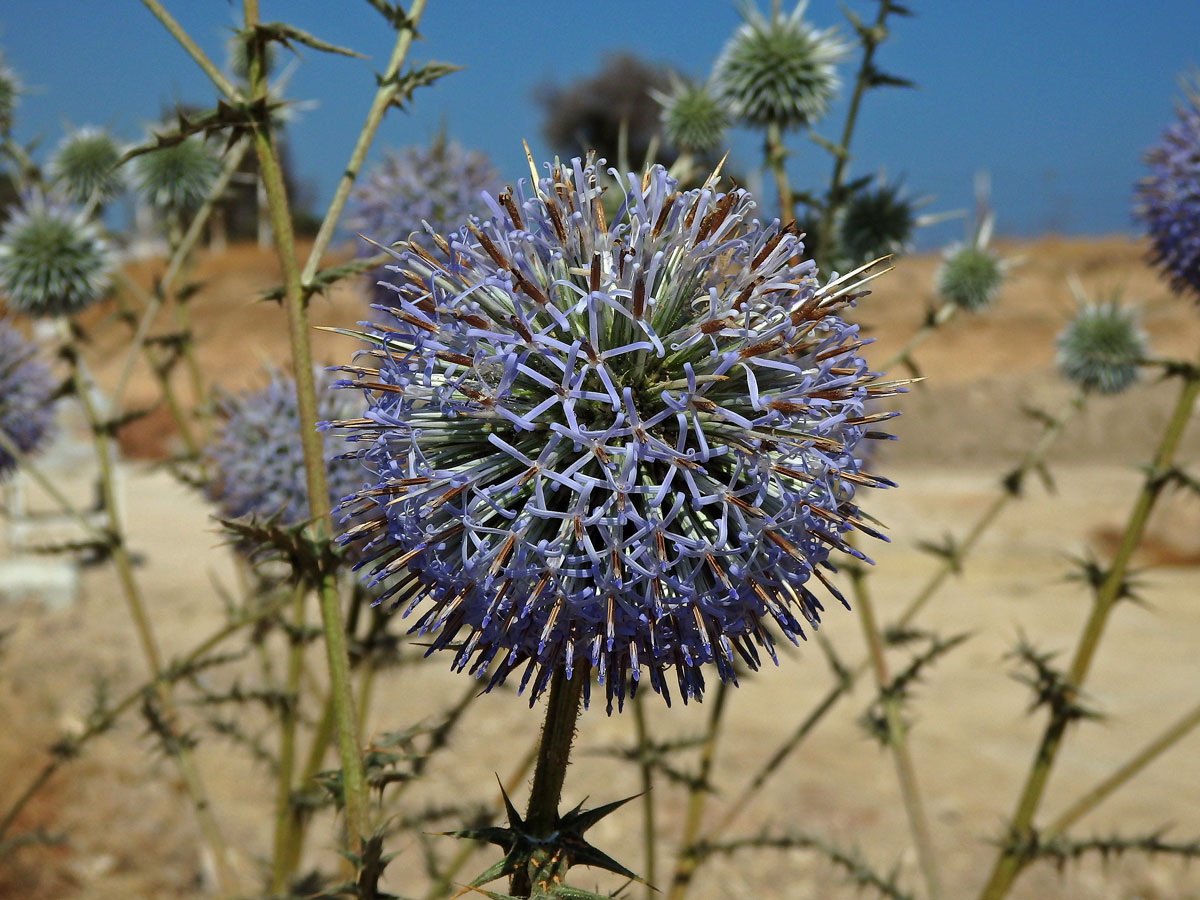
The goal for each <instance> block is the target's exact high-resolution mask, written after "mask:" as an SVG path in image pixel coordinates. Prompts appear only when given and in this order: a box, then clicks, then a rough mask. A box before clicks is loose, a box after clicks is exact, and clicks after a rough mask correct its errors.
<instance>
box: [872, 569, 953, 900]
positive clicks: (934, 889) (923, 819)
mask: <svg viewBox="0 0 1200 900" xmlns="http://www.w3.org/2000/svg"><path fill="white" fill-rule="evenodd" d="M850 582H851V585H852V586H853V589H854V606H855V608H856V609H857V610H858V617H859V621H860V622H861V623H862V627H863V636H864V638H865V639H866V642H867V649H868V657H869V659H870V661H871V668H872V669H873V670H874V672H875V686H876V687H877V688H878V689H879V697H880V702H881V703H882V705H883V713H884V717H885V722H886V727H887V745H888V749H889V750H891V752H892V758H893V759H894V760H895V763H896V777H897V780H898V781H899V782H900V794H901V797H902V798H903V801H904V812H905V814H906V815H907V816H908V825H909V828H910V829H911V830H912V837H913V844H914V846H915V847H916V849H917V861H918V863H919V864H920V867H921V874H922V876H923V877H924V879H925V892H926V897H927V898H928V900H941V896H942V882H941V878H940V877H939V875H938V870H937V853H936V852H935V850H934V846H933V837H932V835H931V834H930V831H929V817H928V815H927V814H926V812H925V804H924V803H923V802H922V801H921V791H920V786H919V784H918V783H917V770H916V767H915V766H914V765H913V761H912V753H911V750H910V747H909V744H908V729H907V728H906V727H905V724H904V720H903V718H901V715H900V701H899V698H898V697H896V695H895V694H894V693H893V692H892V677H891V674H890V673H889V672H888V665H887V659H886V658H885V657H884V652H883V640H882V638H881V637H880V635H879V626H878V624H877V622H876V619H875V609H874V606H873V604H872V602H871V595H870V593H869V592H868V591H867V583H866V576H865V574H864V572H863V570H862V568H861V567H859V566H854V567H853V568H852V569H851V571H850Z"/></svg>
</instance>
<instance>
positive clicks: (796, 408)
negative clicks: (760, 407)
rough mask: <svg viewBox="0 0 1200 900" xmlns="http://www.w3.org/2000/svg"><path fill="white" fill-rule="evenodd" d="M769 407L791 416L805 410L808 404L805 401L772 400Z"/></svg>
mask: <svg viewBox="0 0 1200 900" xmlns="http://www.w3.org/2000/svg"><path fill="white" fill-rule="evenodd" d="M767 409H773V410H775V411H776V412H781V413H783V414H784V415H789V416H790V415H792V414H793V413H798V412H804V411H805V410H806V409H808V405H807V404H805V403H792V402H791V401H789V400H772V401H771V402H770V403H768V404H767Z"/></svg>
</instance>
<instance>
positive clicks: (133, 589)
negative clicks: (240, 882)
mask: <svg viewBox="0 0 1200 900" xmlns="http://www.w3.org/2000/svg"><path fill="white" fill-rule="evenodd" d="M62 328H63V331H64V337H65V338H66V339H67V340H68V343H67V344H66V347H65V353H66V356H67V359H68V362H69V363H70V367H71V380H72V383H73V385H74V389H75V395H76V397H77V398H78V400H79V403H80V405H81V407H82V408H83V413H84V416H85V417H86V419H87V421H88V424H89V425H90V426H91V430H92V444H93V447H94V449H95V454H96V465H97V467H98V469H99V481H100V500H101V505H102V508H103V511H104V514H105V516H106V517H107V519H108V550H109V553H110V555H111V557H112V560H113V565H114V567H115V569H116V572H117V580H118V581H119V582H120V584H121V590H122V593H123V594H124V595H125V602H126V605H127V606H128V608H129V615H130V618H131V619H132V620H133V624H134V629H135V631H136V632H137V636H138V641H139V643H140V644H141V647H142V654H143V655H144V656H145V658H146V665H147V668H149V670H150V675H151V677H152V678H153V680H154V684H155V688H154V693H155V699H156V700H157V702H158V704H159V706H160V707H161V708H162V712H163V718H164V720H165V721H166V722H167V723H168V727H170V728H171V730H172V732H174V730H175V721H176V719H177V710H176V707H175V702H174V699H173V698H172V696H171V689H170V684H169V682H167V681H165V680H164V679H163V677H162V673H163V671H164V669H163V663H162V653H161V651H160V650H159V647H158V641H157V639H156V638H155V636H154V630H153V628H152V626H151V624H150V616H149V615H148V613H147V612H146V605H145V601H144V600H143V599H142V595H141V590H140V588H139V587H138V584H137V579H136V578H135V577H134V574H133V561H132V560H131V559H130V556H129V550H128V548H127V547H126V545H125V532H124V530H123V528H122V527H121V521H120V517H119V513H118V507H117V493H116V484H115V472H114V469H113V463H112V454H113V446H112V437H111V436H110V434H109V432H108V429H107V425H106V423H105V422H104V421H102V420H101V417H100V414H99V411H98V410H97V409H96V406H95V404H94V403H93V402H92V389H93V386H92V383H91V380H90V379H89V378H88V377H87V374H86V372H85V370H84V367H83V361H82V360H81V359H80V358H79V349H78V347H76V346H74V344H73V343H70V342H69V341H70V338H69V326H68V325H67V324H66V322H63V323H62ZM167 745H168V747H169V749H170V752H171V754H172V756H173V757H174V759H175V763H176V766H177V767H178V769H179V773H180V776H181V777H182V779H183V782H184V785H185V786H186V788H187V792H188V796H189V798H190V799H191V803H192V807H193V809H194V810H195V813H196V818H197V821H198V823H199V825H200V833H201V836H202V838H203V840H204V842H205V844H206V845H207V846H208V850H209V852H210V853H211V854H212V857H213V864H214V866H215V868H216V873H217V880H218V882H219V884H220V890H221V892H222V894H223V895H225V896H232V895H234V894H236V893H237V879H236V877H235V875H234V872H233V868H232V867H231V865H230V863H229V852H228V849H227V847H226V845H225V839H224V837H223V836H222V835H221V830H220V827H219V826H218V824H217V821H216V818H215V817H214V816H213V813H212V809H211V804H210V802H209V799H208V791H207V788H206V787H205V785H204V782H203V780H202V779H201V776H200V773H199V771H198V770H197V769H196V765H195V760H194V759H193V758H192V752H191V750H190V748H189V747H188V745H187V743H186V742H185V741H181V740H177V739H176V740H170V741H168V742H167Z"/></svg>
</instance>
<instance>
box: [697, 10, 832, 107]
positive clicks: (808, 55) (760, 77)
mask: <svg viewBox="0 0 1200 900" xmlns="http://www.w3.org/2000/svg"><path fill="white" fill-rule="evenodd" d="M807 6H808V2H807V0H801V2H799V3H797V4H796V8H795V9H793V10H792V12H791V13H790V14H788V15H784V14H782V13H781V12H779V11H778V10H772V13H771V17H770V18H767V17H766V16H764V15H763V14H762V13H761V12H759V11H758V9H757V7H755V6H754V5H753V4H752V3H744V4H742V5H741V13H742V19H743V22H742V24H741V25H739V26H738V29H737V31H735V32H734V33H733V36H732V37H730V39H729V40H728V42H727V43H726V44H725V47H724V48H723V49H722V50H721V55H720V56H719V57H717V62H716V64H715V65H714V67H713V82H714V86H715V88H716V92H717V94H718V95H719V96H720V97H721V98H722V99H723V100H724V101H725V102H726V103H727V104H728V105H729V107H730V109H732V110H733V113H734V115H735V116H736V117H737V118H738V119H740V120H741V121H742V122H744V123H745V124H747V125H751V126H754V127H756V128H766V127H767V126H768V125H778V126H780V127H781V128H798V127H801V126H803V125H807V124H810V123H812V122H816V121H817V120H819V119H820V118H821V117H822V116H824V115H825V113H826V112H828V110H829V103H830V101H831V100H832V99H833V95H834V93H835V92H836V91H837V89H838V87H839V86H840V82H839V81H838V77H837V71H836V69H835V66H836V65H837V64H838V63H839V62H840V61H841V60H842V59H843V58H844V57H845V55H846V51H847V47H846V45H845V44H844V43H842V42H841V41H840V40H839V39H838V37H837V35H836V33H835V31H834V29H832V28H831V29H827V30H825V31H820V30H818V29H816V28H814V27H813V26H812V25H811V24H809V23H808V22H806V21H805V20H804V11H805V9H806V8H807Z"/></svg>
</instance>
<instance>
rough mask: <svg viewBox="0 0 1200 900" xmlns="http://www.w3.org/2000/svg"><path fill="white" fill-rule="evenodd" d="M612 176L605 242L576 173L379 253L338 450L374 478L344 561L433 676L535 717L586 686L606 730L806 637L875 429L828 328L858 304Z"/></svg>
mask: <svg viewBox="0 0 1200 900" xmlns="http://www.w3.org/2000/svg"><path fill="white" fill-rule="evenodd" d="M531 168H532V163H531ZM610 174H611V175H612V177H613V179H614V180H615V181H616V183H617V185H620V186H621V187H618V188H617V189H618V190H620V191H622V193H623V196H624V201H623V202H622V203H621V205H620V208H619V211H618V213H617V214H616V215H615V216H613V217H611V218H609V217H607V216H606V215H605V213H604V204H603V203H602V198H601V189H600V188H599V187H598V186H597V171H596V168H595V167H593V166H590V165H587V166H585V165H584V164H583V163H582V162H581V161H580V160H578V159H576V160H574V161H572V163H571V164H569V165H559V164H557V163H556V164H555V165H554V166H552V167H551V168H550V175H549V176H548V177H544V178H542V179H540V181H539V182H538V183H537V185H536V187H535V188H534V189H533V190H532V191H530V190H527V189H526V187H525V182H522V183H521V184H519V185H518V187H517V188H516V189H515V190H514V189H510V190H506V191H504V192H502V193H501V194H500V196H499V198H498V199H496V200H491V198H489V207H490V209H491V213H492V216H491V218H490V220H489V221H487V222H486V223H483V224H481V225H475V224H472V225H470V226H468V228H466V229H464V230H462V231H460V232H458V233H456V234H452V235H450V236H449V237H447V238H438V240H437V249H435V251H433V252H429V251H426V250H425V249H424V248H422V247H420V246H419V245H413V246H410V247H409V248H408V249H407V250H405V251H403V252H400V253H398V257H399V259H400V262H399V265H398V266H397V269H398V270H399V271H400V272H401V273H402V280H401V281H399V283H398V284H397V285H396V286H395V288H394V289H393V297H392V303H391V307H390V308H389V309H386V310H383V311H382V312H383V313H384V321H383V323H382V324H379V325H376V326H375V327H373V328H372V329H371V330H370V331H369V332H367V333H364V334H363V335H362V336H363V338H364V340H366V341H367V344H368V348H369V349H367V350H365V351H364V352H363V354H362V356H361V357H360V360H359V361H358V362H359V364H357V365H350V366H346V367H344V369H345V371H346V372H347V373H348V374H349V375H350V376H352V377H351V378H350V379H348V380H347V382H346V384H347V386H348V387H351V388H357V389H359V390H361V391H362V392H363V395H364V396H365V405H366V410H365V412H364V413H362V415H361V418H359V419H358V420H356V421H351V422H347V423H343V427H344V430H346V431H347V432H348V433H349V439H350V440H355V441H358V442H360V443H361V447H362V449H361V450H360V451H359V453H360V456H361V459H362V462H363V464H364V466H365V467H366V468H367V470H368V471H369V472H370V473H373V475H371V476H370V479H369V480H370V481H371V482H372V483H371V485H370V487H369V488H367V489H364V490H363V491H361V492H360V493H359V495H358V498H357V499H356V500H355V501H352V502H351V503H349V504H348V505H347V511H348V512H349V513H350V514H352V515H355V516H357V517H358V519H357V521H359V522H360V523H362V524H359V525H357V526H355V527H353V528H351V529H350V530H349V531H348V533H347V534H346V536H345V539H346V540H347V541H349V542H350V543H352V544H354V545H356V546H359V547H360V551H361V553H362V555H363V556H364V557H365V558H367V559H370V560H371V562H370V564H369V565H368V566H367V571H368V572H369V573H370V574H369V576H368V577H369V579H370V581H371V582H372V583H374V584H378V585H380V586H381V587H382V596H383V597H389V598H391V599H392V600H393V601H394V603H396V604H398V605H403V606H404V607H405V612H406V613H408V612H412V611H415V610H416V609H418V608H421V610H422V611H421V614H420V616H419V618H418V619H417V621H416V624H415V625H414V630H415V631H418V632H420V633H421V634H422V635H429V637H428V638H427V640H429V642H430V647H431V652H432V650H438V649H451V650H452V651H453V652H454V661H453V666H454V667H455V668H456V669H458V670H463V669H468V668H469V669H470V671H471V672H472V673H474V674H475V675H477V676H479V677H482V676H483V675H484V674H485V673H488V674H490V681H489V687H490V686H491V685H494V684H498V683H500V682H503V681H504V680H505V679H506V678H507V677H508V676H509V675H510V674H511V673H512V672H514V671H516V670H518V669H520V670H521V682H520V686H521V689H522V690H524V689H525V688H526V687H529V689H530V693H531V702H532V698H535V697H537V695H539V694H540V693H541V692H542V691H543V690H544V689H545V687H546V686H547V684H548V681H549V678H550V676H551V674H552V673H553V672H554V671H555V670H559V669H561V670H564V672H565V674H566V676H567V677H568V678H569V677H582V678H585V679H587V680H586V681H585V685H586V686H587V690H588V691H590V689H591V678H592V676H593V675H594V676H595V678H596V679H597V681H598V682H599V683H601V684H603V685H604V686H605V690H606V692H607V697H608V705H609V709H610V710H611V707H612V703H613V700H614V698H615V699H616V700H617V702H621V701H622V700H623V698H624V696H625V693H626V692H627V691H632V690H634V689H636V687H637V685H638V683H639V681H640V679H642V678H646V677H648V678H649V680H650V685H651V687H653V688H654V690H655V691H658V692H659V693H661V694H662V695H663V696H664V697H665V698H667V700H668V702H669V700H670V687H669V684H668V681H669V679H670V680H674V681H675V682H677V684H678V689H679V692H680V695H681V696H682V697H683V699H684V700H685V701H686V700H687V699H688V698H692V697H696V698H698V697H700V696H701V695H702V692H703V690H704V684H705V675H704V672H705V670H706V668H707V667H709V666H712V667H714V668H715V669H716V672H717V674H718V675H719V676H720V677H721V678H723V679H733V678H734V663H735V660H737V659H738V658H739V657H740V658H741V660H742V661H743V662H744V663H745V664H746V665H748V666H750V667H751V668H754V667H757V666H758V665H759V663H760V650H765V652H766V653H768V654H770V655H771V657H772V658H774V652H773V649H772V644H773V637H772V634H771V632H772V630H773V629H775V630H777V631H778V632H782V634H783V635H784V636H786V637H787V638H788V639H791V640H793V641H794V640H796V639H797V638H798V637H801V636H803V633H804V631H803V629H804V625H805V624H806V623H807V624H808V625H809V626H811V627H814V628H815V627H816V625H817V623H818V617H819V613H820V612H821V610H822V604H821V601H820V600H819V599H818V597H817V595H816V593H814V591H813V590H811V589H810V588H811V587H813V586H814V585H819V584H824V585H825V586H826V588H827V589H828V590H830V591H831V592H832V593H833V596H835V597H838V598H839V599H840V595H839V594H838V593H837V592H836V590H834V589H833V588H832V587H831V586H830V584H829V581H828V577H827V576H826V574H825V571H824V568H825V567H826V565H827V559H828V556H829V553H830V549H831V548H838V549H839V550H842V551H844V552H848V553H851V554H852V555H854V556H856V557H859V558H863V557H862V554H861V553H860V552H859V551H857V550H854V549H853V548H851V547H850V546H849V545H848V543H847V542H846V540H845V538H844V536H843V535H844V533H845V532H847V531H849V530H850V529H851V528H859V529H861V530H863V531H865V532H867V533H870V534H875V532H874V531H873V530H872V529H871V528H870V527H869V526H868V525H866V524H865V523H864V521H863V520H862V518H861V517H860V515H859V513H858V509H857V507H856V506H855V505H854V492H855V488H856V487H857V486H860V485H879V484H881V483H883V480H882V479H879V478H877V477H874V476H871V475H867V474H865V473H864V472H862V471H861V467H860V464H859V445H860V443H861V442H862V441H863V439H864V438H866V437H877V436H879V435H878V434H877V433H875V432H869V431H868V428H869V426H870V424H871V423H873V422H875V421H878V420H881V419H885V418H890V416H891V415H892V413H880V414H876V415H867V414H865V413H864V404H865V403H866V402H867V401H868V399H870V398H873V397H875V396H885V395H888V394H890V393H893V392H894V388H895V386H894V385H881V384H877V383H876V382H875V375H874V374H873V373H871V372H870V371H868V368H867V364H866V362H865V361H864V360H863V358H862V357H861V356H860V355H859V354H858V348H859V347H860V346H861V343H862V342H861V341H860V336H859V334H858V328H857V326H855V325H851V324H848V323H847V322H845V321H843V320H842V319H841V318H839V316H838V315H837V313H838V312H839V311H840V310H841V309H843V308H844V307H846V306H848V305H849V304H851V303H853V302H854V300H855V299H856V298H857V297H858V296H861V292H860V291H859V290H858V285H857V284H853V283H850V282H848V281H846V280H842V281H840V282H839V283H835V284H830V285H827V286H825V287H822V286H821V285H820V284H819V283H818V280H817V277H816V271H815V267H814V265H813V263H812V261H811V260H806V259H804V258H803V245H802V244H801V242H800V240H799V238H798V237H797V236H796V235H795V233H794V232H793V231H792V230H791V229H790V228H786V229H784V228H781V227H780V225H779V223H778V221H775V222H772V223H770V224H763V223H761V222H760V221H758V220H757V219H753V218H752V213H753V210H754V201H753V199H752V198H751V196H750V195H749V194H748V193H747V192H746V191H744V190H741V189H734V190H730V191H727V192H724V193H722V192H721V191H719V190H717V189H716V188H715V187H714V186H712V185H711V184H709V185H706V186H705V187H703V188H701V189H697V190H691V191H685V192H680V191H678V190H677V185H676V183H675V181H674V180H673V179H671V178H670V177H669V176H668V175H667V172H666V171H665V170H664V169H663V168H662V167H661V166H656V167H654V168H653V169H651V170H650V171H649V172H648V173H647V174H646V175H645V176H644V177H641V176H637V175H632V174H631V175H628V176H622V175H621V174H620V173H619V172H617V171H616V170H610ZM818 589H819V587H818ZM672 673H673V678H671V677H670V676H671V675H672ZM585 696H586V695H585Z"/></svg>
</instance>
